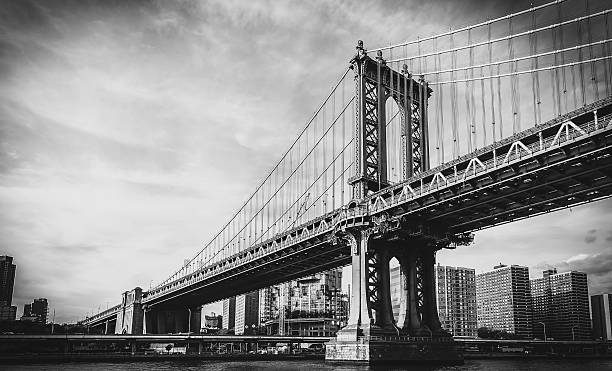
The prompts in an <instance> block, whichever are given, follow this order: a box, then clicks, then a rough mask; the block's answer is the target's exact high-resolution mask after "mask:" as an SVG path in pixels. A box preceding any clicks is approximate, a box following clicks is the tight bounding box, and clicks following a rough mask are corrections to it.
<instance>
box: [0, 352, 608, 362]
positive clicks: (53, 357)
mask: <svg viewBox="0 0 612 371" xmlns="http://www.w3.org/2000/svg"><path fill="white" fill-rule="evenodd" d="M487 359H491V360H499V359H524V360H536V359H551V360H555V359H556V360H560V359H612V355H601V354H599V355H581V354H573V355H563V354H555V355H547V354H496V353H483V354H464V360H487ZM195 360H207V361H303V360H325V355H324V354H131V353H94V354H92V353H86V354H83V353H72V354H20V355H2V356H0V364H36V363H72V362H100V363H103V362H117V363H119V362H164V361H179V362H182V361H195Z"/></svg>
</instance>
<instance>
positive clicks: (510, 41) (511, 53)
mask: <svg viewBox="0 0 612 371" xmlns="http://www.w3.org/2000/svg"><path fill="white" fill-rule="evenodd" d="M508 27H509V32H508V35H509V36H510V37H509V38H508V56H509V58H508V59H509V60H512V59H514V45H513V44H514V43H513V37H512V18H510V19H509V20H508ZM510 72H511V73H514V72H516V71H515V64H514V62H510ZM517 79H518V76H510V94H511V99H512V134H516V133H517V131H518V126H517V114H518V109H517V104H516V84H515V81H516V80H517Z"/></svg>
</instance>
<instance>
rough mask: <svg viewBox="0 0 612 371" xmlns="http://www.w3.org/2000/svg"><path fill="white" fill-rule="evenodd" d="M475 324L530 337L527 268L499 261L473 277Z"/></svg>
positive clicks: (529, 298)
mask: <svg viewBox="0 0 612 371" xmlns="http://www.w3.org/2000/svg"><path fill="white" fill-rule="evenodd" d="M476 305H477V318H478V327H487V328H489V329H492V330H499V331H506V332H508V333H512V334H515V335H518V336H520V337H523V338H531V334H532V333H531V294H530V287H529V268H527V267H523V266H519V265H511V266H506V265H503V264H500V265H498V266H495V267H494V269H493V270H492V271H490V272H486V273H481V274H479V275H477V276H476Z"/></svg>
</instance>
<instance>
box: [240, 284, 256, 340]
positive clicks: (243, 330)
mask: <svg viewBox="0 0 612 371" xmlns="http://www.w3.org/2000/svg"><path fill="white" fill-rule="evenodd" d="M258 327H259V291H253V292H249V293H246V294H243V295H238V296H236V325H235V327H234V333H235V334H236V335H243V334H252V333H254V332H256V331H257V329H258Z"/></svg>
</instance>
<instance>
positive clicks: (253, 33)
mask: <svg viewBox="0 0 612 371" xmlns="http://www.w3.org/2000/svg"><path fill="white" fill-rule="evenodd" d="M510 3H511V2H505V1H501V0H500V1H490V2H478V1H471V2H465V1H461V2H458V1H452V0H448V1H399V0H397V1H385V2H376V1H355V2H348V1H328V2H326V1H282V2H281V1H274V2H273V1H230V0H219V1H198V2H196V1H173V2H170V1H129V2H127V1H83V0H74V1H30V0H19V1H1V2H0V4H1V5H0V254H7V255H11V256H13V257H14V258H15V262H16V264H17V276H16V284H15V291H14V296H13V298H14V299H13V302H14V304H16V305H19V310H18V313H20V312H22V310H23V304H24V303H26V302H29V301H31V300H32V299H33V298H35V297H46V298H48V299H49V301H50V305H51V307H52V308H55V309H56V313H57V318H56V320H57V321H58V322H64V321H75V320H76V319H78V318H82V317H83V316H84V315H85V314H86V313H87V312H91V311H97V309H98V308H105V307H106V306H107V305H114V304H116V303H117V302H118V301H119V300H120V293H121V292H122V291H124V290H128V289H131V288H133V287H135V286H141V287H143V288H148V287H149V285H150V284H151V283H152V282H153V283H156V282H158V281H160V280H162V279H164V278H166V276H168V275H169V274H170V273H171V272H172V271H173V270H175V269H176V268H177V267H178V266H180V265H181V263H182V262H183V259H185V258H189V257H191V256H192V255H194V253H195V252H196V251H198V250H199V249H200V248H201V247H202V245H203V243H204V242H205V241H206V240H208V239H209V238H210V237H211V235H212V234H213V233H214V232H216V230H217V229H218V228H219V227H220V226H221V225H222V222H223V221H224V220H226V219H227V218H229V217H230V215H231V214H232V213H233V211H235V209H237V208H238V206H239V205H240V204H241V203H242V202H243V201H244V200H245V199H246V197H247V194H248V193H249V192H251V191H252V190H253V188H254V187H255V186H256V184H257V183H258V182H259V181H260V180H261V179H262V178H263V177H264V175H265V172H266V171H268V170H269V169H270V167H271V166H272V164H273V163H274V162H275V161H276V160H278V158H279V156H280V155H281V153H282V152H284V150H285V149H286V148H287V147H288V146H289V144H290V142H291V141H292V140H293V139H294V138H295V136H296V135H297V133H298V131H299V130H300V129H301V128H302V127H303V125H304V124H305V123H306V120H307V119H308V118H309V117H310V116H311V115H312V113H313V111H314V109H315V108H316V105H317V104H318V103H320V102H321V100H322V98H323V97H324V95H325V94H326V93H327V92H328V91H329V89H330V88H331V84H332V83H333V82H334V81H335V80H336V79H337V77H338V75H339V74H340V73H342V72H343V70H344V68H345V67H346V65H347V61H348V59H350V57H351V56H352V54H353V52H354V45H355V44H356V41H357V39H360V38H361V39H363V40H364V41H365V44H366V47H368V46H370V47H375V46H380V45H387V44H388V43H390V42H393V43H395V42H399V41H403V40H406V39H414V38H416V37H417V36H418V35H430V34H433V33H439V32H443V31H446V30H448V28H449V27H459V26H465V25H468V24H471V23H475V22H478V21H482V20H484V19H486V18H488V17H494V16H499V15H502V14H506V13H508V12H510V11H511V10H516V9H518V8H524V7H526V6H528V2H523V3H522V4H517V3H516V2H513V3H514V4H513V5H512V6H513V7H514V8H511V5H510ZM610 220H612V202H610V201H609V200H608V201H603V202H599V203H595V204H591V205H586V206H581V207H577V208H573V209H571V210H564V211H560V212H557V213H555V214H551V215H547V216H542V217H538V218H534V219H531V220H528V221H523V222H518V223H513V224H509V225H506V226H502V227H498V228H494V229H490V230H487V231H483V232H480V233H478V234H477V235H476V242H475V243H474V244H473V245H472V246H469V247H464V248H461V249H458V250H455V251H446V252H442V253H440V254H439V261H440V262H441V263H442V264H448V265H461V266H468V267H474V268H476V269H477V270H478V271H479V272H481V271H485V270H489V269H490V268H491V267H492V266H493V265H494V264H496V263H499V262H503V263H506V264H522V265H528V266H529V267H530V268H531V270H532V273H538V272H539V271H540V270H542V269H543V268H545V267H548V266H556V267H558V268H559V269H560V270H568V269H580V270H583V271H586V272H587V273H589V277H590V283H591V293H600V292H602V291H608V292H612V274H610V268H609V267H610V266H612V251H611V250H612V249H611V246H612V223H610Z"/></svg>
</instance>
